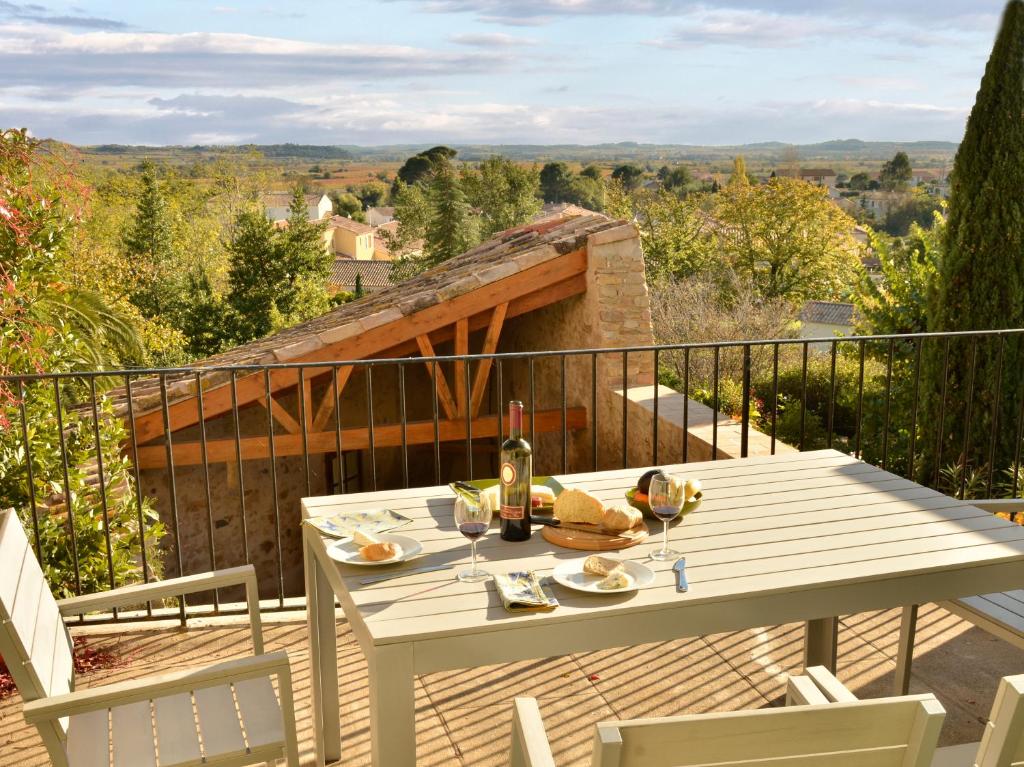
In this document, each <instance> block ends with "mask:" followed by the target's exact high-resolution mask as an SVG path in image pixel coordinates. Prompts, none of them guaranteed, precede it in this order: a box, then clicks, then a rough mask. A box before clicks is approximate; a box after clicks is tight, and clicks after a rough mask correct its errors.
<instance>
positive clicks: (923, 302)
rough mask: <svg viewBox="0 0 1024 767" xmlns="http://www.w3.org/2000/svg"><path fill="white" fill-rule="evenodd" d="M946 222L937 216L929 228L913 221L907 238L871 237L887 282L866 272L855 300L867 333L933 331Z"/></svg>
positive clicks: (860, 329)
mask: <svg viewBox="0 0 1024 767" xmlns="http://www.w3.org/2000/svg"><path fill="white" fill-rule="evenodd" d="M945 231H946V219H945V218H944V217H943V215H942V214H941V213H934V214H933V222H932V226H931V227H930V228H927V229H926V228H924V227H923V226H921V225H920V224H917V223H914V224H911V226H910V233H909V235H908V236H907V237H902V238H894V237H889V236H888V235H886V234H884V233H881V232H872V233H871V249H872V251H874V254H875V256H876V257H877V258H878V261H879V264H880V269H881V273H882V279H880V280H878V279H875V275H872V274H870V273H868V272H867V271H862V272H861V274H860V276H859V278H858V281H857V289H856V291H855V292H854V295H853V301H854V303H855V304H856V306H857V332H858V334H862V335H872V334H875V333H878V334H890V333H891V334H899V333H923V332H924V331H926V330H927V329H928V292H929V290H930V288H931V286H932V284H933V283H934V281H935V278H936V275H937V274H938V270H939V264H940V263H941V260H942V239H943V237H944V236H945Z"/></svg>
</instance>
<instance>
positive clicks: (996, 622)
mask: <svg viewBox="0 0 1024 767" xmlns="http://www.w3.org/2000/svg"><path fill="white" fill-rule="evenodd" d="M969 503H970V504H971V505H972V506H977V507H978V508H980V509H984V510H985V511H990V512H992V513H993V514H998V513H1000V512H1003V513H1008V514H1014V513H1017V512H1021V513H1024V499H1021V498H1014V499H997V500H981V501H969ZM938 604H939V606H940V607H943V608H945V609H946V610H949V612H951V613H953V614H954V615H958V616H960V617H961V618H963V619H964V620H965V621H968V622H969V623H973V624H974V625H975V626H977V627H978V628H980V629H984V630H985V631H987V632H989V633H990V634H992V635H994V636H997V637H999V638H1000V639H1003V640H1005V641H1007V642H1009V643H1010V644H1012V645H1014V646H1016V647H1020V648H1022V649H1024V589H1014V590H1013V591H1004V592H1000V593H997V594H980V595H978V596H975V597H964V598H963V599H953V600H950V601H948V602H939V603H938ZM917 608H918V606H917V605H907V606H906V607H904V608H903V617H902V620H901V622H900V640H899V647H898V651H897V656H896V679H895V683H894V688H895V693H896V694H897V695H904V694H906V693H907V691H908V690H910V671H911V666H912V665H913V660H914V638H915V635H916V633H917Z"/></svg>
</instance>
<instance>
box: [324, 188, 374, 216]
mask: <svg viewBox="0 0 1024 767" xmlns="http://www.w3.org/2000/svg"><path fill="white" fill-rule="evenodd" d="M330 198H331V202H332V203H333V204H334V210H335V211H336V212H337V213H338V215H339V216H348V217H349V218H351V219H352V220H353V221H366V217H365V216H364V215H363V204H362V202H361V201H360V200H359V198H358V197H356V196H355V195H354V194H351V193H349V192H331V194H330Z"/></svg>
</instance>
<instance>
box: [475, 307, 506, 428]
mask: <svg viewBox="0 0 1024 767" xmlns="http://www.w3.org/2000/svg"><path fill="white" fill-rule="evenodd" d="M507 312H508V303H507V302H506V303H504V304H498V305H497V306H495V307H494V311H493V312H491V322H490V324H489V325H488V326H487V335H485V336H484V345H483V347H482V348H481V349H480V353H481V354H494V350H495V349H497V348H498V337H499V336H500V335H501V326H502V325H503V324H505V314H506V313H507ZM493 363H494V360H493V359H490V358H487V359H482V360H480V362H479V363H478V364H477V368H476V376H475V377H474V379H473V394H472V396H471V397H470V413H471V414H472V416H473V418H476V415H477V413H479V412H480V405H482V404H483V401H484V392H486V391H487V379H488V377H489V376H490V374H491V366H492V365H493ZM501 404H502V403H500V402H499V403H498V406H499V409H500V408H501Z"/></svg>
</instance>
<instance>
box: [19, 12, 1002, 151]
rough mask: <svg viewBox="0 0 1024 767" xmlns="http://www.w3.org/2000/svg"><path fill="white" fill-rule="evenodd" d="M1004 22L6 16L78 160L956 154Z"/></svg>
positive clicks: (30, 121)
mask: <svg viewBox="0 0 1024 767" xmlns="http://www.w3.org/2000/svg"><path fill="white" fill-rule="evenodd" d="M1002 7H1003V2H1002V1H1001V0H702V2H690V1H689V0H375V1H373V2H353V1H352V0H327V1H326V2H301V3H300V2H291V1H286V0H277V2H265V1H264V0H251V1H250V0H216V1H215V2H207V1H206V0H163V1H157V0H142V1H139V0H136V1H135V2H123V1H122V2H114V1H113V0H74V2H58V1H57V0H31V1H30V2H23V1H22V0H0V127H13V126H18V127H28V128H29V129H30V130H31V131H32V133H33V134H34V135H37V136H41V137H51V138H57V139H61V140H65V141H70V142H73V143H77V144H107V143H125V144H149V145H162V144H183V145H192V144H244V143H283V142H294V143H305V144H360V145H383V144H404V143H425V142H430V143H434V142H438V143H441V142H445V143H487V144H503V143H504V144H567V143H571V144H594V143H603V142H617V141H636V142H642V143H672V144H718V145H723V144H725V145H728V144H740V143H752V142H760V141H785V142H791V143H812V142H817V141H826V140H830V139H838V138H859V139H864V140H878V141H915V140H948V141H958V140H959V139H960V138H961V137H962V135H963V128H964V123H965V120H966V117H967V114H968V112H969V111H970V108H971V106H972V104H973V102H974V96H975V94H976V92H977V88H978V83H979V80H980V78H981V75H982V73H983V71H984V68H985V62H986V61H987V59H988V54H989V51H990V49H991V46H992V41H993V39H994V36H995V33H996V30H997V29H998V25H999V15H1000V13H1001V11H1002Z"/></svg>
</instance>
